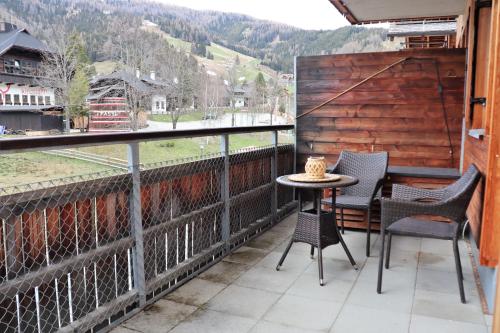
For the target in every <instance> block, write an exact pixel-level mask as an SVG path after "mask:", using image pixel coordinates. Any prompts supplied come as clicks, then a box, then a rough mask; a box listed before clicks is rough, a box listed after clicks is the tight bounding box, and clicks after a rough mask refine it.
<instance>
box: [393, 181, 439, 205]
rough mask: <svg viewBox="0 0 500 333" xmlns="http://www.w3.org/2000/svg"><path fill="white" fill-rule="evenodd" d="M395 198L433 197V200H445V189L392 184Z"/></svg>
mask: <svg viewBox="0 0 500 333" xmlns="http://www.w3.org/2000/svg"><path fill="white" fill-rule="evenodd" d="M391 198H393V199H402V200H411V201H414V200H421V199H432V200H443V199H444V190H442V189H438V190H427V189H423V188H418V187H411V186H406V185H400V184H393V185H392V196H391Z"/></svg>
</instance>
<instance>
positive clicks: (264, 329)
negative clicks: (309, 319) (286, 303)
mask: <svg viewBox="0 0 500 333" xmlns="http://www.w3.org/2000/svg"><path fill="white" fill-rule="evenodd" d="M320 332H324V331H316V330H307V329H304V328H299V327H293V326H286V325H282V324H276V323H272V322H269V321H265V320H262V321H259V322H258V323H257V325H255V327H254V328H252V330H251V331H250V333H320Z"/></svg>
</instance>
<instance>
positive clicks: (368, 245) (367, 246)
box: [366, 207, 372, 257]
mask: <svg viewBox="0 0 500 333" xmlns="http://www.w3.org/2000/svg"><path fill="white" fill-rule="evenodd" d="M371 211H372V209H371V207H370V208H368V225H367V227H366V256H367V257H369V256H370V246H371V244H370V234H371V228H372V212H371Z"/></svg>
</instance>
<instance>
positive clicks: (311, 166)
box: [305, 156, 326, 179]
mask: <svg viewBox="0 0 500 333" xmlns="http://www.w3.org/2000/svg"><path fill="white" fill-rule="evenodd" d="M305 169H306V174H307V177H309V178H311V179H322V178H324V177H325V172H326V161H325V158H324V157H323V156H321V157H309V158H308V159H307V163H306V167H305Z"/></svg>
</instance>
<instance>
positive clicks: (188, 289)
mask: <svg viewBox="0 0 500 333" xmlns="http://www.w3.org/2000/svg"><path fill="white" fill-rule="evenodd" d="M225 287H226V285H225V284H222V283H215V282H211V281H207V280H203V279H200V278H195V279H193V280H191V281H189V282H188V283H186V284H185V285H183V286H182V287H180V288H179V289H177V290H175V291H174V292H172V293H170V294H168V295H167V296H166V299H168V300H170V301H174V302H177V303H182V304H188V305H194V306H200V305H203V304H205V303H206V302H207V301H208V300H209V299H211V298H212V297H214V296H215V295H217V294H218V293H219V292H220V291H221V290H222V289H224V288H225Z"/></svg>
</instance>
